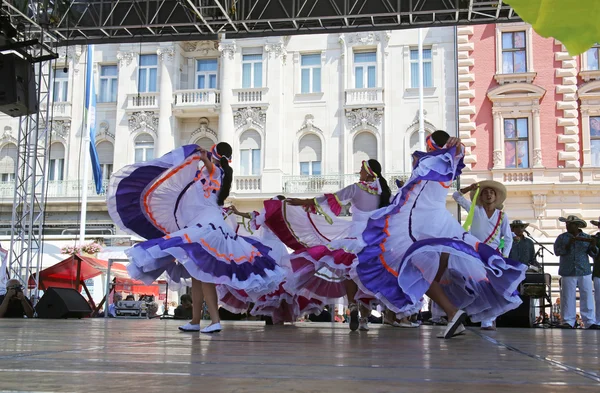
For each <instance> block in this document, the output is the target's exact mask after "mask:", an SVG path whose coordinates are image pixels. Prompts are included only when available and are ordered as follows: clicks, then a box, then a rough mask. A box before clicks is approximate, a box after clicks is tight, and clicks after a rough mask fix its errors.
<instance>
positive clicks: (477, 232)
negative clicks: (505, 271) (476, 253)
mask: <svg viewBox="0 0 600 393" xmlns="http://www.w3.org/2000/svg"><path fill="white" fill-rule="evenodd" d="M452 197H453V198H454V200H455V201H456V203H458V204H459V205H460V206H461V207H462V208H463V209H465V210H466V211H469V210H470V209H471V201H469V200H467V199H466V198H465V197H464V196H463V195H462V194H461V193H460V192H459V191H456V192H455V193H454V194H452ZM500 213H501V211H500V210H498V209H496V210H495V211H494V214H492V216H491V217H488V216H487V213H486V212H485V209H484V208H483V207H482V206H480V205H477V206H475V212H474V215H473V223H472V225H471V228H470V230H469V233H471V235H473V236H475V237H476V238H477V239H479V240H481V241H482V242H484V241H486V239H488V238H489V237H490V235H491V234H492V232H493V231H494V229H495V228H496V224H497V223H498V219H499V215H500ZM499 226H500V228H499V233H498V234H496V235H495V236H493V237H492V239H491V241H489V242H488V243H487V244H488V245H489V246H490V247H492V248H494V249H498V247H499V246H500V240H501V239H502V238H504V249H503V250H502V254H503V255H504V256H505V257H508V255H509V254H510V249H511V248H512V244H513V233H512V231H511V230H510V224H509V221H508V216H507V215H506V213H505V214H503V218H502V222H501V223H500V225H499Z"/></svg>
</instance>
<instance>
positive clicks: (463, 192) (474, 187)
mask: <svg viewBox="0 0 600 393" xmlns="http://www.w3.org/2000/svg"><path fill="white" fill-rule="evenodd" d="M478 188H479V183H473V184H471V185H470V186H468V187H465V188H461V189H460V192H461V193H462V194H466V193H467V192H471V191H473V190H476V189H478Z"/></svg>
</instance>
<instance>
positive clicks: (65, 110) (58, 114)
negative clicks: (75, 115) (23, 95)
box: [40, 101, 72, 120]
mask: <svg viewBox="0 0 600 393" xmlns="http://www.w3.org/2000/svg"><path fill="white" fill-rule="evenodd" d="M40 109H42V110H45V109H46V103H45V102H44V103H41V104H40ZM71 109H72V105H71V103H70V102H68V101H61V102H54V103H52V118H53V119H54V120H61V119H65V120H69V119H71Z"/></svg>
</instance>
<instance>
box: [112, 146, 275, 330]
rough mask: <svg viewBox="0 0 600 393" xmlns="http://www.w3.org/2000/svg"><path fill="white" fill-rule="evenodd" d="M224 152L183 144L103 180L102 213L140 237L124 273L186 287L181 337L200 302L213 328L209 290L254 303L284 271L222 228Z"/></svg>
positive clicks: (255, 244) (196, 326) (213, 300)
mask: <svg viewBox="0 0 600 393" xmlns="http://www.w3.org/2000/svg"><path fill="white" fill-rule="evenodd" d="M231 153H232V150H231V146H230V145H228V144H227V143H223V142H221V143H219V144H218V145H215V146H214V147H213V148H212V149H211V151H210V152H208V151H206V150H204V149H202V148H200V147H198V146H196V145H189V146H183V147H181V148H179V149H176V150H174V151H172V152H170V153H168V154H166V155H165V156H163V157H161V158H159V159H156V160H152V161H149V162H144V163H136V164H133V165H129V166H127V167H125V168H123V169H121V170H120V171H119V172H117V173H116V174H114V175H113V176H112V178H111V183H110V188H109V193H108V194H109V195H108V208H109V213H110V215H111V217H112V218H113V220H114V221H115V223H116V224H117V225H118V226H119V227H120V228H121V229H123V230H124V231H126V232H128V233H135V234H137V235H140V236H142V237H145V238H146V239H149V240H147V241H145V242H143V243H140V244H137V245H135V246H134V247H132V248H131V249H129V250H127V251H126V254H127V256H128V257H129V259H130V261H131V263H130V264H129V266H128V268H127V270H128V271H129V274H130V275H131V277H132V278H134V279H140V280H142V281H144V282H146V283H150V282H152V281H154V280H155V279H157V278H158V277H159V276H161V275H162V274H163V273H166V274H167V276H168V278H169V279H170V280H171V281H172V282H174V283H179V284H184V283H187V284H189V282H190V281H191V285H192V298H193V307H194V308H193V319H192V321H191V322H189V323H188V324H186V325H184V326H181V327H180V329H181V330H182V331H199V330H200V320H201V316H202V304H203V302H204V300H206V303H207V306H208V311H209V313H210V317H211V320H212V323H211V325H209V326H207V327H205V328H204V329H202V332H203V333H214V332H218V331H220V330H221V324H220V320H219V312H218V305H217V292H216V289H215V285H227V286H229V287H231V288H233V289H236V290H243V291H246V292H247V293H249V294H251V296H254V297H259V296H261V295H263V294H265V293H270V292H272V291H273V290H275V289H276V288H278V286H279V284H280V283H281V281H282V280H283V278H284V277H285V271H284V270H283V269H282V268H281V267H279V266H278V265H277V263H276V262H275V261H274V260H273V258H272V257H271V256H270V254H269V253H270V248H269V247H267V246H265V245H263V244H262V243H261V242H260V241H258V240H256V239H253V238H250V237H243V236H239V235H238V234H236V233H235V231H234V230H232V228H231V227H230V226H229V225H228V224H227V223H226V222H225V219H224V216H223V211H222V205H223V202H224V201H225V199H226V198H227V196H228V195H229V190H230V188H231V182H232V176H233V171H232V170H231V167H230V166H229V162H230V157H231Z"/></svg>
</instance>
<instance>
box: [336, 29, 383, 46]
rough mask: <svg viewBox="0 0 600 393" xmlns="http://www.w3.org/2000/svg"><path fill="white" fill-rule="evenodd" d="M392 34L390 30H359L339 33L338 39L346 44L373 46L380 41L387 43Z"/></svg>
mask: <svg viewBox="0 0 600 393" xmlns="http://www.w3.org/2000/svg"><path fill="white" fill-rule="evenodd" d="M391 36H392V32H391V31H389V30H387V31H377V32H366V31H365V32H359V33H350V34H340V41H342V42H345V43H346V44H347V45H348V46H373V45H377V43H379V42H382V43H384V44H387V43H388V41H389V40H390V37H391Z"/></svg>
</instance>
